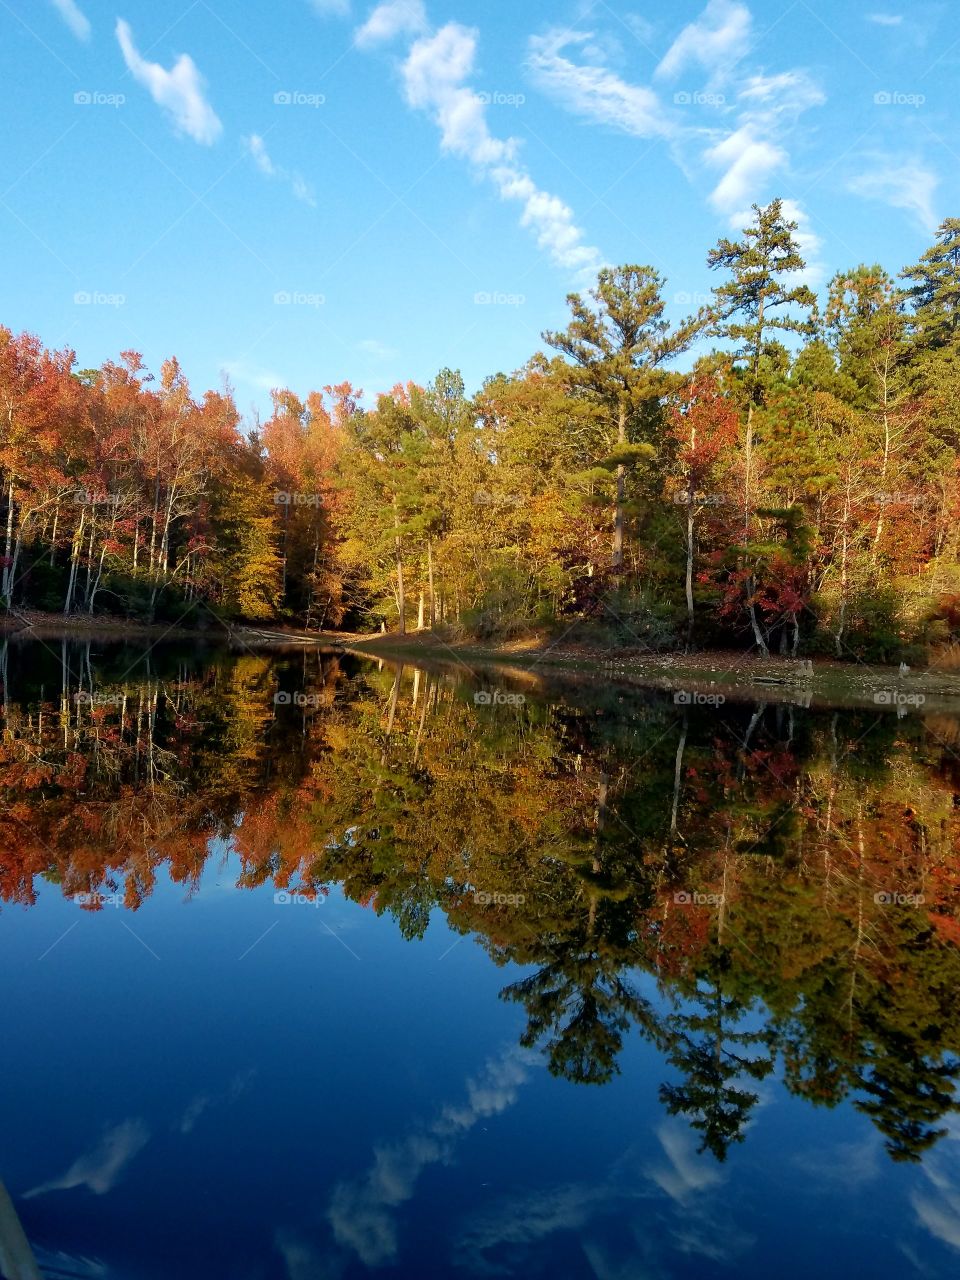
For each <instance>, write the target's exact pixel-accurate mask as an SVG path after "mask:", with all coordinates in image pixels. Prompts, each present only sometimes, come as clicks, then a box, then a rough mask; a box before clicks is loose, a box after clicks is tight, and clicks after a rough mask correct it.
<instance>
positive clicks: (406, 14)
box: [355, 0, 428, 49]
mask: <svg viewBox="0 0 960 1280" xmlns="http://www.w3.org/2000/svg"><path fill="white" fill-rule="evenodd" d="M427 25H428V24H427V12H426V9H425V8H424V5H423V0H386V3H384V4H378V5H377V7H376V8H375V9H374V10H373V11H372V13H371V14H370V16H369V18H367V20H366V22H365V23H364V24H363V26H362V27H360V28H359V29H358V30H357V34H356V37H355V39H356V43H357V46H358V47H359V48H361V49H366V48H369V47H370V46H371V45H375V44H385V43H386V42H387V41H388V40H395V39H396V37H397V36H402V35H418V34H420V32H423V31H426V30H427Z"/></svg>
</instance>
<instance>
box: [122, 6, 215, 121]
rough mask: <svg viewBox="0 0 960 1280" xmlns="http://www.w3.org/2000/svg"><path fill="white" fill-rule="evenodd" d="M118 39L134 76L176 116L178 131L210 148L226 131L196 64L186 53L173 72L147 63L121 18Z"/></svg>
mask: <svg viewBox="0 0 960 1280" xmlns="http://www.w3.org/2000/svg"><path fill="white" fill-rule="evenodd" d="M116 33H117V40H118V42H119V44H120V48H121V50H122V52H123V60H124V62H125V63H126V64H127V68H128V69H129V71H130V73H131V75H132V76H133V77H134V79H135V80H137V81H139V83H140V84H142V85H143V86H144V88H145V89H146V90H147V91H148V92H149V94H150V96H151V98H153V100H154V102H155V103H156V104H157V105H158V106H159V107H163V109H164V110H165V111H168V112H169V113H170V115H171V116H172V117H173V122H174V125H175V126H176V128H177V131H178V132H180V133H185V134H187V135H188V136H189V137H191V138H193V140H194V141H195V142H200V143H203V144H204V145H205V146H209V145H210V144H211V143H213V142H216V140H217V138H219V137H220V134H221V133H222V132H223V125H222V124H221V123H220V120H219V118H218V117H217V114H216V112H215V111H214V110H213V108H212V107H211V106H210V104H209V102H207V100H206V98H205V97H204V86H205V81H204V79H203V76H202V75H201V74H200V72H199V71H198V70H197V66H196V63H195V62H194V61H193V59H192V58H191V57H190V56H189V55H188V54H186V53H182V54H181V55H180V57H179V58H178V59H177V60H176V62H175V63H174V64H173V67H172V68H171V70H169V71H167V70H166V68H164V67H161V66H160V64H159V63H158V62H147V61H146V60H145V59H144V58H142V57H141V56H140V53H139V51H138V50H137V48H136V46H135V45H134V43H133V33H132V32H131V30H130V24H129V23H127V22H124V20H123V19H122V18H118V19H117V28H116Z"/></svg>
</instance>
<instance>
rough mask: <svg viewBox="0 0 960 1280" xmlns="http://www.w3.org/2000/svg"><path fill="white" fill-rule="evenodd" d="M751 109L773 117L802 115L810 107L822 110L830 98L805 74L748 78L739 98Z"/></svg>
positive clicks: (801, 71) (793, 73)
mask: <svg viewBox="0 0 960 1280" xmlns="http://www.w3.org/2000/svg"><path fill="white" fill-rule="evenodd" d="M737 97H738V99H739V100H740V101H741V102H745V103H746V104H747V105H748V107H751V108H755V109H761V110H763V111H764V112H766V113H767V114H768V118H769V116H770V115H772V116H779V115H799V114H800V112H801V111H807V110H808V109H809V108H810V107H821V106H823V104H824V103H825V102H826V100H827V98H826V94H825V93H824V92H823V90H822V89H821V88H820V86H819V85H818V84H816V83H815V82H814V81H813V80H812V79H811V78H810V76H808V75H807V73H806V72H805V71H803V70H794V71H782V72H780V74H779V75H775V76H765V75H753V76H748V77H747V79H746V81H745V83H744V85H743V87H742V88H741V89H740V91H739V93H738V94H737Z"/></svg>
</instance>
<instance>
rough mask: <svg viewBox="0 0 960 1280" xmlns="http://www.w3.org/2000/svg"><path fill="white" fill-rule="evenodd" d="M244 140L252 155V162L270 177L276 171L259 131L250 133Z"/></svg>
mask: <svg viewBox="0 0 960 1280" xmlns="http://www.w3.org/2000/svg"><path fill="white" fill-rule="evenodd" d="M244 141H245V143H246V147H247V150H248V151H249V152H250V155H251V156H252V157H253V162H254V164H255V165H256V166H257V168H258V169H259V170H260V172H261V173H265V174H266V175H267V177H268V178H272V177H273V176H274V175H275V174H276V172H277V171H276V169H275V168H274V164H273V161H272V160H271V159H270V156H269V154H268V153H267V148H266V146H265V145H264V142H263V138H261V137H260V135H259V133H251V135H250V137H249V138H245V139H244Z"/></svg>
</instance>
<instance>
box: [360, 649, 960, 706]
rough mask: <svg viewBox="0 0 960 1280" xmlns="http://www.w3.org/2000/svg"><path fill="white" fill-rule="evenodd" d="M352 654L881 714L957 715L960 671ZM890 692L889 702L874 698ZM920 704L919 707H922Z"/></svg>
mask: <svg viewBox="0 0 960 1280" xmlns="http://www.w3.org/2000/svg"><path fill="white" fill-rule="evenodd" d="M344 644H345V647H346V648H347V650H348V651H349V652H352V653H356V654H367V655H368V656H373V657H377V658H384V659H387V660H392V661H394V662H397V661H401V660H402V659H404V658H408V659H410V660H413V659H420V660H430V661H433V662H436V663H442V664H444V665H453V666H457V665H459V666H465V665H468V664H469V663H471V662H473V663H477V664H482V665H484V666H486V667H496V668H497V669H499V670H500V671H501V672H502V673H503V674H504V675H505V676H507V675H509V676H513V677H522V676H523V675H527V676H528V677H529V676H533V675H543V676H545V675H547V674H548V672H549V674H550V675H551V676H552V677H560V676H566V677H569V678H576V679H578V680H582V679H590V680H594V681H596V680H598V679H600V680H603V681H605V682H607V683H612V684H616V685H627V686H633V687H642V688H648V689H659V690H661V691H663V692H677V691H678V690H681V689H682V690H688V691H689V692H690V693H692V694H703V695H705V696H709V695H711V694H723V695H724V697H726V698H736V699H746V700H750V701H768V702H784V703H790V704H792V705H798V706H805V705H812V704H813V702H814V701H816V702H818V703H820V705H826V704H830V705H835V706H844V705H845V706H863V707H875V708H876V709H877V710H878V711H893V712H896V711H897V709H898V706H900V707H903V708H904V709H905V710H906V711H912V712H917V711H921V710H923V711H927V712H930V711H937V710H944V711H951V712H953V713H957V712H960V672H958V673H957V674H956V675H954V674H953V673H951V672H945V671H935V670H930V669H928V668H922V669H911V670H910V671H909V672H908V673H907V674H906V675H901V674H900V669H899V667H895V666H883V665H871V664H867V663H857V662H840V661H837V660H836V659H819V660H817V659H814V660H813V671H812V674H810V673H809V672H808V671H804V663H805V662H806V661H807V660H806V659H799V658H786V657H781V656H780V655H771V656H770V657H769V658H763V657H760V656H759V655H753V654H744V653H729V652H726V653H725V652H722V651H719V650H713V651H711V650H704V651H700V652H696V653H689V654H684V653H658V654H651V653H649V652H644V651H642V650H638V649H627V648H623V649H611V648H606V647H603V646H598V645H591V644H576V643H572V642H564V641H558V642H556V643H553V644H551V643H549V642H547V643H544V642H543V641H535V642H532V643H531V642H520V643H506V644H503V643H499V644H484V643H482V642H477V641H456V640H450V641H444V640H441V639H439V638H438V637H436V636H434V635H432V634H431V633H429V632H420V633H416V634H414V635H406V636H402V637H401V636H399V635H398V634H396V633H389V634H387V635H383V634H382V633H377V634H375V635H372V636H367V637H364V638H362V639H360V640H355V639H353V640H348V639H346V638H344ZM877 694H880V695H883V694H889V695H890V697H889V701H884V700H883V699H882V697H881V700H879V701H878V699H877V698H876V696H875V695H877ZM918 699H919V701H917V700H918Z"/></svg>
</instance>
